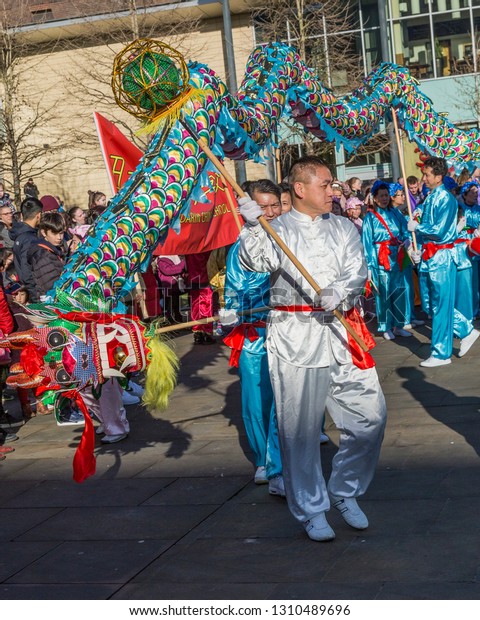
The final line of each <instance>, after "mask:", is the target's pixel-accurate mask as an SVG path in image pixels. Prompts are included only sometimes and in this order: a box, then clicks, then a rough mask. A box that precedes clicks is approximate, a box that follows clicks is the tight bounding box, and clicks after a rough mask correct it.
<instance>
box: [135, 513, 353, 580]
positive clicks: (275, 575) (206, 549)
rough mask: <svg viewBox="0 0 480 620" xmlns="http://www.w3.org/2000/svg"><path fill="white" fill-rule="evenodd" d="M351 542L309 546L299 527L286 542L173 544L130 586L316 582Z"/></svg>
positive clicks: (279, 540) (207, 541) (239, 541)
mask: <svg viewBox="0 0 480 620" xmlns="http://www.w3.org/2000/svg"><path fill="white" fill-rule="evenodd" d="M350 542H351V541H350V540H346V539H344V540H343V541H335V543H323V544H313V543H312V541H310V540H309V539H308V538H307V536H306V534H305V532H304V531H303V529H302V527H301V526H300V525H297V529H296V535H293V536H289V537H288V538H283V539H282V538H245V539H234V540H224V539H221V540H217V541H215V542H213V541H212V539H203V540H198V541H195V542H192V543H191V544H189V545H177V546H175V547H173V548H172V549H169V550H168V551H167V552H165V553H164V554H163V555H162V557H161V558H159V559H158V560H155V561H154V562H152V563H151V564H150V566H148V567H147V568H146V569H145V570H143V571H141V572H140V573H139V574H138V575H136V576H135V577H134V578H133V579H132V581H133V582H134V583H157V582H165V583H170V582H173V583H178V582H186V581H189V582H191V583H197V584H198V583H205V582H207V583H263V581H264V580H265V579H266V576H267V575H268V577H267V578H268V582H270V583H292V582H294V583H298V582H304V581H306V580H310V581H311V580H314V581H315V580H320V579H322V578H323V577H324V575H325V574H326V572H327V571H328V568H329V566H331V564H332V562H334V561H335V560H337V558H338V557H339V556H341V555H342V553H344V551H345V548H346V547H347V546H348V545H349V544H350Z"/></svg>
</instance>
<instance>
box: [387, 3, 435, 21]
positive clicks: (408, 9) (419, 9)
mask: <svg viewBox="0 0 480 620" xmlns="http://www.w3.org/2000/svg"><path fill="white" fill-rule="evenodd" d="M428 11H429V3H428V0H392V4H391V16H392V17H393V18H394V19H395V18H398V17H410V16H411V15H421V14H422V13H428Z"/></svg>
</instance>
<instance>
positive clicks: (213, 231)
mask: <svg viewBox="0 0 480 620" xmlns="http://www.w3.org/2000/svg"><path fill="white" fill-rule="evenodd" d="M94 117H95V124H96V127H97V132H98V138H99V140H100V146H101V148H102V153H103V158H104V160H105V166H106V167H107V172H108V176H109V179H110V183H111V185H112V191H113V193H116V192H117V191H118V189H119V188H120V187H122V185H123V184H124V183H125V181H126V180H127V179H128V176H129V175H130V174H131V173H132V172H133V171H134V170H135V168H136V167H137V165H138V162H139V161H140V158H141V157H142V152H141V151H140V149H138V148H137V147H136V146H135V145H134V144H132V143H131V142H130V140H128V138H126V137H125V136H124V135H123V134H122V132H121V131H120V130H119V129H117V127H115V125H114V124H113V123H111V122H110V121H108V120H107V119H106V118H104V117H103V116H102V115H101V114H99V113H98V112H94ZM208 175H209V178H210V184H211V187H203V188H202V189H203V191H204V194H205V198H206V202H196V201H192V203H191V208H190V213H189V214H188V215H181V216H180V233H179V234H178V235H177V233H176V232H175V231H174V230H173V229H170V230H169V232H168V235H167V238H166V240H165V243H164V245H163V246H158V248H157V249H156V250H155V252H154V253H155V255H161V254H167V255H171V254H198V253H199V252H206V251H208V250H215V249H216V248H221V247H223V246H225V245H230V244H231V243H234V242H235V241H236V240H237V237H238V225H237V223H236V221H235V219H234V216H233V213H232V209H231V207H230V203H229V202H228V199H227V192H230V195H231V196H232V198H233V204H236V200H235V197H234V195H233V191H232V188H231V187H230V186H229V185H228V184H225V183H224V182H223V179H222V178H221V177H220V175H219V174H217V173H215V172H209V173H208Z"/></svg>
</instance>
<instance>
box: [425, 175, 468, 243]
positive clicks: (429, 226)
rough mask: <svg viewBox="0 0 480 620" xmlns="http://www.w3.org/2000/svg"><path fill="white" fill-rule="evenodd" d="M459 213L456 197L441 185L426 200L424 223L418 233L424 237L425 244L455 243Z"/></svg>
mask: <svg viewBox="0 0 480 620" xmlns="http://www.w3.org/2000/svg"><path fill="white" fill-rule="evenodd" d="M457 212H458V203H457V201H456V200H455V197H454V196H453V195H452V194H451V193H450V192H448V191H447V190H446V189H445V187H444V186H443V185H440V186H439V187H437V188H436V189H434V190H433V191H432V192H430V194H428V196H427V198H426V199H425V202H424V203H423V214H422V221H421V222H420V224H419V225H418V226H417V229H416V232H417V231H418V233H420V234H421V235H422V237H423V239H424V241H425V242H428V241H432V242H433V243H438V244H446V243H453V242H454V241H455V239H456V238H457Z"/></svg>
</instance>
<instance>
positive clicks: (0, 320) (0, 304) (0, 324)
mask: <svg viewBox="0 0 480 620" xmlns="http://www.w3.org/2000/svg"><path fill="white" fill-rule="evenodd" d="M0 329H1V330H2V332H3V333H4V334H11V333H12V332H13V316H12V313H11V312H10V308H9V307H8V303H7V299H6V297H5V293H4V291H3V288H2V287H0Z"/></svg>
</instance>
